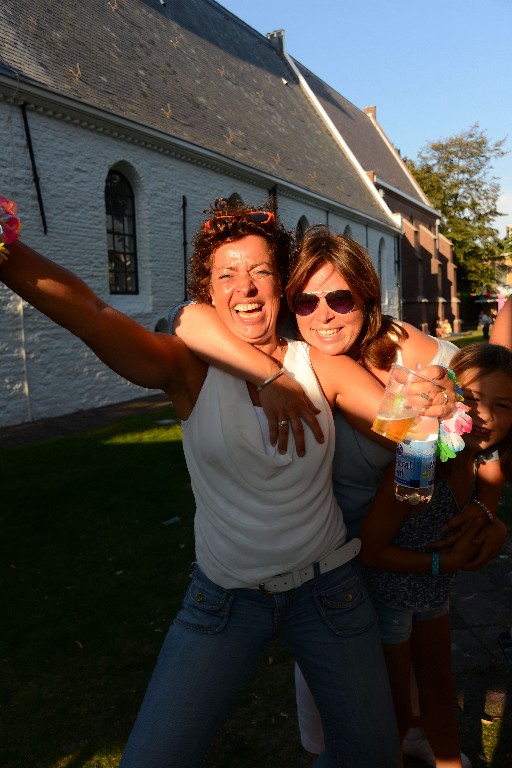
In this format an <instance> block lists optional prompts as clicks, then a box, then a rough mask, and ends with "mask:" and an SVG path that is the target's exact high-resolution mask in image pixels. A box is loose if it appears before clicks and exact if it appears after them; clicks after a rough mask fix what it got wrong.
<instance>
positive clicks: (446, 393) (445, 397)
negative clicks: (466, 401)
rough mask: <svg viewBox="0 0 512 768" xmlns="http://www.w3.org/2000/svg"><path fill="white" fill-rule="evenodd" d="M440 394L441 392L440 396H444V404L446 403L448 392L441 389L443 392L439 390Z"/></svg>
mask: <svg viewBox="0 0 512 768" xmlns="http://www.w3.org/2000/svg"><path fill="white" fill-rule="evenodd" d="M441 394H442V396H443V397H444V405H448V399H449V398H448V392H445V391H444V390H443V392H441Z"/></svg>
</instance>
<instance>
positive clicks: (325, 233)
mask: <svg viewBox="0 0 512 768" xmlns="http://www.w3.org/2000/svg"><path fill="white" fill-rule="evenodd" d="M324 264H331V265H332V266H333V267H334V269H335V270H336V271H337V272H339V273H340V275H341V276H342V277H343V278H344V280H346V282H347V283H348V286H349V288H350V290H351V291H352V293H353V294H354V296H355V297H356V299H359V301H360V302H361V303H362V314H363V326H362V329H361V333H360V334H359V337H358V338H357V340H356V342H355V345H354V347H355V348H354V349H353V350H352V355H351V356H352V357H354V358H355V359H356V360H357V361H358V362H359V363H361V364H362V365H364V366H365V367H366V368H368V367H370V366H373V367H376V368H380V369H381V370H385V371H388V370H389V369H390V368H391V365H392V364H393V363H394V361H395V358H396V354H397V351H398V348H399V346H400V343H401V342H402V341H404V340H405V339H406V338H407V336H408V334H407V331H405V330H404V329H403V328H402V327H401V326H400V325H399V324H398V323H396V322H395V321H394V320H393V318H392V317H390V316H389V315H383V314H382V310H381V294H380V282H379V277H378V275H377V272H376V271H375V267H374V266H373V264H372V261H371V259H370V257H369V256H368V254H367V253H366V251H365V250H364V248H362V247H361V246H360V245H359V243H357V242H356V241H355V240H352V238H351V237H346V236H345V235H339V234H334V233H332V232H330V231H329V228H328V227H327V226H325V225H323V224H318V225H316V226H313V227H308V229H306V231H305V233H304V236H303V238H302V240H301V242H300V243H299V244H298V248H297V250H296V252H295V254H294V256H293V260H292V264H291V267H290V277H289V279H288V285H287V287H286V299H287V301H288V306H289V307H290V309H291V308H292V306H293V299H294V297H295V296H296V295H297V294H298V293H300V292H301V291H302V290H303V288H304V285H305V284H306V282H307V281H308V280H309V278H310V277H311V275H312V274H314V273H315V272H316V271H317V270H318V269H320V267H322V266H323V265H324ZM390 333H391V334H392V336H393V337H394V338H393V337H390V336H389V334H390Z"/></svg>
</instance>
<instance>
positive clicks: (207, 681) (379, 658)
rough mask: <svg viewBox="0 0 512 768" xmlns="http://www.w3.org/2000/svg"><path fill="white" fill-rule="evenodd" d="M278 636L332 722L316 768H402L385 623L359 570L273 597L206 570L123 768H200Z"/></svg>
mask: <svg viewBox="0 0 512 768" xmlns="http://www.w3.org/2000/svg"><path fill="white" fill-rule="evenodd" d="M275 637H280V638H281V639H282V641H283V642H284V643H285V645H286V646H287V647H288V648H289V649H290V650H291V652H292V653H293V654H294V655H295V657H296V659H297V661H298V663H299V664H300V667H301V669H302V671H303V673H304V676H305V678H306V680H307V682H308V684H309V686H310V688H311V691H312V693H313V695H314V697H315V700H316V702H317V706H318V708H319V710H320V714H321V716H322V722H323V728H324V732H325V743H326V751H325V752H324V753H323V754H322V755H320V757H319V758H318V760H317V761H316V762H315V765H316V766H318V768H320V766H324V767H326V766H329V767H331V766H332V767H334V766H343V768H363V767H364V768H398V766H399V764H400V758H399V740H398V732H397V727H396V723H395V716H394V708H393V701H392V698H391V693H390V688H389V683H388V677H387V672H386V666H385V663H384V658H383V655H382V648H381V642H380V637H379V632H378V626H377V620H376V615H375V611H374V609H373V607H372V604H371V601H370V599H369V597H368V593H367V591H366V588H365V587H364V585H363V583H362V581H361V580H360V578H359V576H358V574H357V570H356V568H355V567H354V563H353V562H350V563H347V564H346V565H343V566H341V567H340V568H337V569H335V570H333V571H330V572H329V573H326V574H323V575H322V576H317V577H316V578H314V579H312V580H311V581H309V582H307V583H306V584H303V585H302V586H301V587H298V588H297V589H293V590H290V591H289V592H283V593H280V594H276V595H272V596H268V595H264V594H263V593H262V592H260V591H259V590H257V589H223V588H222V587H219V586H217V585H216V584H214V583H213V582H212V581H210V580H209V579H208V578H207V577H206V576H205V575H204V574H203V573H202V572H201V570H200V569H199V568H196V570H195V572H194V575H193V578H192V581H191V584H190V587H189V589H188V592H187V594H186V596H185V599H184V601H183V607H182V609H181V610H180V612H179V613H178V615H177V616H176V618H175V620H174V622H173V624H172V626H171V628H170V630H169V633H168V635H167V637H166V640H165V642H164V645H163V647H162V650H161V652H160V655H159V658H158V662H157V665H156V667H155V670H154V672H153V676H152V678H151V680H150V683H149V686H148V689H147V691H146V695H145V698H144V701H143V703H142V706H141V709H140V711H139V714H138V716H137V720H136V722H135V725H134V727H133V730H132V733H131V735H130V738H129V740H128V743H127V746H126V749H125V752H124V754H123V758H122V760H121V764H120V768H198V767H199V766H200V765H201V764H202V763H203V760H204V759H205V756H206V754H207V752H208V750H209V748H210V746H211V744H212V742H213V741H214V739H215V736H216V734H217V732H218V731H219V729H220V727H221V726H222V724H223V723H224V721H225V720H226V718H227V716H228V714H229V712H230V710H231V708H232V706H233V704H234V702H235V700H236V698H237V696H238V694H239V692H240V690H241V688H242V687H243V686H244V685H245V683H246V682H247V681H248V679H249V677H250V676H251V674H252V672H253V670H254V667H255V665H256V663H257V661H258V660H259V658H260V656H261V653H262V651H263V649H264V648H265V646H266V645H267V644H268V643H269V642H270V641H271V640H272V639H273V638H275ZM290 685H292V680H291V679H290Z"/></svg>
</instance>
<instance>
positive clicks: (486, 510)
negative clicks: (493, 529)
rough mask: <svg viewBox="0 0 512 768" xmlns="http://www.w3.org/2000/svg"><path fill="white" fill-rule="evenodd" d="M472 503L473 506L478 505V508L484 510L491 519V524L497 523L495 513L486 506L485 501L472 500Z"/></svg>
mask: <svg viewBox="0 0 512 768" xmlns="http://www.w3.org/2000/svg"><path fill="white" fill-rule="evenodd" d="M471 501H472V502H473V504H476V505H477V506H478V507H480V509H483V511H484V512H485V514H486V515H487V517H488V518H489V522H490V523H495V522H496V515H493V513H492V512H491V510H490V509H489V507H488V506H486V505H485V504H484V503H483V501H479V500H478V499H471Z"/></svg>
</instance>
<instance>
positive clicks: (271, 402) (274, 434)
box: [259, 374, 324, 456]
mask: <svg viewBox="0 0 512 768" xmlns="http://www.w3.org/2000/svg"><path fill="white" fill-rule="evenodd" d="M259 395H260V403H261V407H262V408H263V410H264V411H265V415H266V417H267V419H268V427H269V433H270V442H271V443H272V445H275V444H276V443H277V447H278V450H279V453H286V449H287V445H288V438H289V434H290V428H291V430H292V432H293V436H294V438H295V448H296V450H297V455H298V456H304V454H305V453H306V440H305V435H304V424H306V425H307V426H308V427H309V428H310V429H311V431H312V432H313V435H314V438H315V440H316V441H317V442H318V443H323V442H324V435H323V432H322V430H321V427H320V424H319V423H318V419H317V418H316V414H317V413H320V409H319V408H317V407H316V406H315V405H314V404H313V402H312V401H311V400H310V398H309V397H308V396H307V394H306V393H305V392H304V390H303V388H302V386H301V385H300V384H299V383H298V382H297V381H295V379H292V378H291V377H290V376H287V375H286V374H285V375H283V376H279V377H278V378H277V379H274V381H273V382H272V383H271V384H269V385H267V386H266V387H264V388H263V389H262V390H261V391H260V393H259ZM285 422H286V424H285Z"/></svg>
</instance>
